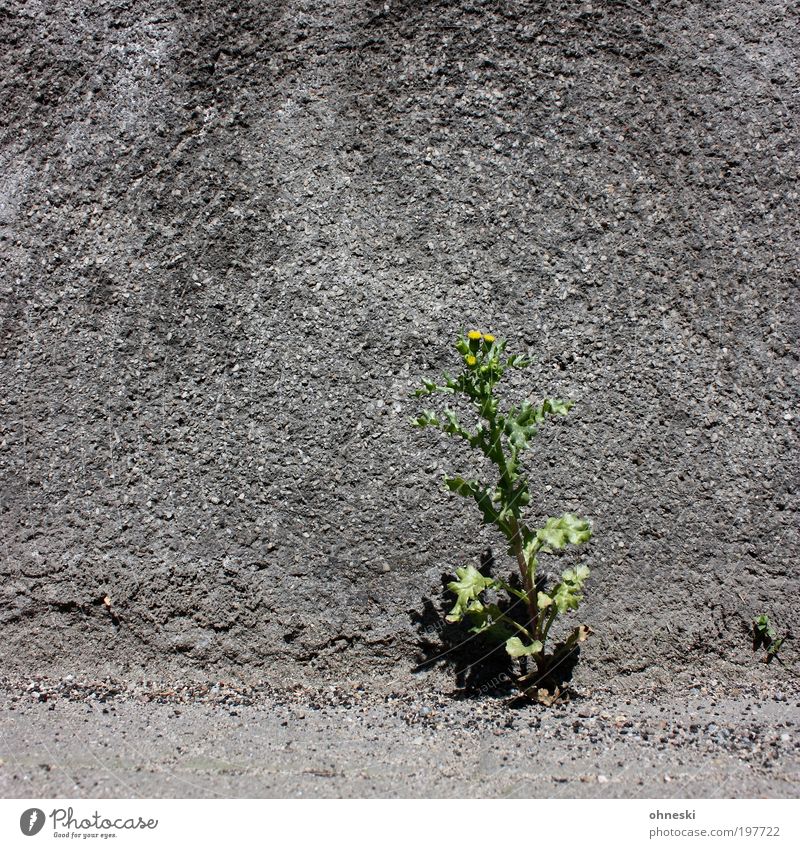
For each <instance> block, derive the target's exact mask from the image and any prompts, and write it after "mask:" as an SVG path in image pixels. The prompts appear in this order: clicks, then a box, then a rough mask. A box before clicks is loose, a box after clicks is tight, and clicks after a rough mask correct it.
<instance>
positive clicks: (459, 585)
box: [446, 565, 494, 621]
mask: <svg viewBox="0 0 800 848" xmlns="http://www.w3.org/2000/svg"><path fill="white" fill-rule="evenodd" d="M456 577H458V580H453V581H452V582H451V583H448V584H447V588H448V589H449V590H450V591H451V592H454V593H455V594H456V595H457V599H456V603H455V606H454V607H453V609H451V610H450V613H449V614H448V615H447V616H446V619H447V621H461V619H462V618H463V617H464V615H465V614H466V613H467V611H468V609H469V608H470V604H471V602H473V601H476V600H477V601H479V598H478V596H479V595H480V593H481V592H483V591H484V589H488V588H489V587H490V586H492V585H493V582H494V581H493V580H492V579H491V578H490V577H484V576H483V575H482V574H481V573H480V571H478V569H477V568H475V566H474V565H468V566H466V567H465V568H457V569H456Z"/></svg>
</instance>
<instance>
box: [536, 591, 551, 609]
mask: <svg viewBox="0 0 800 848" xmlns="http://www.w3.org/2000/svg"><path fill="white" fill-rule="evenodd" d="M552 603H553V599H552V598H551V597H550V595H548V594H546V593H545V592H539V594H538V595H537V596H536V606H537V607H539V609H540V610H543V609H547V608H548V607H549V606H550V605H551V604H552Z"/></svg>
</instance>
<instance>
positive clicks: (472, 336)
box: [467, 330, 481, 341]
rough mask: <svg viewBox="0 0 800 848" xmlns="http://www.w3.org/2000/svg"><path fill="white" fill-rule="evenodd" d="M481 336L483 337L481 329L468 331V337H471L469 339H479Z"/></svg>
mask: <svg viewBox="0 0 800 848" xmlns="http://www.w3.org/2000/svg"><path fill="white" fill-rule="evenodd" d="M480 337H481V333H480V330H470V331H469V332H468V333H467V338H469V339H475V340H476V341H477V340H478V339H479V338H480Z"/></svg>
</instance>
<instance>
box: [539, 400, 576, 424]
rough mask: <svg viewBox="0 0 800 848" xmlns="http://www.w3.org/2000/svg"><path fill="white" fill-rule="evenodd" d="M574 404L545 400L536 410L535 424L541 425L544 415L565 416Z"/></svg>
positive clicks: (565, 401) (568, 401)
mask: <svg viewBox="0 0 800 848" xmlns="http://www.w3.org/2000/svg"><path fill="white" fill-rule="evenodd" d="M574 405H575V404H574V403H573V402H572V401H571V400H558V399H557V398H547V399H546V400H545V401H544V403H543V404H542V405H541V406H540V407H539V409H537V410H536V423H537V424H541V422H542V421H544V419H545V416H546V415H566V414H567V413H568V412H569V411H570V409H572V407H573V406H574Z"/></svg>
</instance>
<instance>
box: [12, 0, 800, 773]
mask: <svg viewBox="0 0 800 848" xmlns="http://www.w3.org/2000/svg"><path fill="white" fill-rule="evenodd" d="M798 24H799V22H798V7H797V5H796V4H794V3H789V2H779V0H769V2H755V1H754V0H747V2H744V0H741V2H714V0H709V2H705V3H702V4H698V3H689V2H657V3H656V2H653V3H636V2H621V1H620V2H615V0H608V2H602V3H599V2H595V3H586V2H583V3H577V2H574V3H573V2H512V1H511V0H508V1H507V2H503V0H494V1H493V2H489V1H488V0H486V1H485V2H482V0H472V2H411V1H410V0H409V2H388V1H387V2H380V3H379V2H373V0H367V2H353V0H327V2H326V1H325V0H320V2H269V3H264V2H256V0H240V1H239V2H236V0H227V2H201V0H182V2H169V0H158V2H155V0H153V2H148V0H139V2H125V0H118V1H115V2H91V3H89V2H82V0H63V2H58V3H50V2H37V1H36V0H29V2H22V1H21V0H6V2H4V3H3V4H2V6H0V44H2V52H3V56H4V62H3V73H2V76H1V77H0V92H1V96H0V103H1V104H2V105H1V107H0V108H1V109H2V119H3V127H2V139H1V140H0V161H1V162H2V168H1V169H0V186H1V188H0V238H1V239H2V241H0V252H1V255H2V270H1V271H0V274H1V277H0V293H2V337H1V338H0V384H1V385H2V388H3V391H2V393H1V394H0V405H1V407H0V427H2V433H0V473H1V474H2V505H1V506H0V510H2V512H1V513H0V521H1V522H2V525H1V532H2V537H3V552H4V555H3V559H2V564H1V565H0V568H2V578H3V579H2V585H0V621H2V628H3V629H2V633H3V639H2V645H1V646H0V659H1V661H2V666H3V668H4V669H5V670H6V672H7V673H9V674H16V675H30V674H41V675H49V676H51V677H53V679H56V678H60V677H61V676H62V675H66V674H76V675H85V676H87V677H89V678H92V679H95V678H99V677H104V676H110V677H113V678H115V679H127V680H134V679H139V678H140V677H142V676H144V677H148V678H156V677H157V678H159V679H161V680H162V681H166V682H169V681H186V680H197V681H203V680H213V679H235V680H240V681H245V682H246V681H250V682H251V683H252V682H255V681H263V680H266V681H268V682H270V683H272V684H277V683H283V684H286V683H288V682H291V681H297V682H299V683H305V684H308V685H321V684H322V682H323V681H328V682H331V681H332V682H334V683H335V682H337V681H355V682H357V683H359V684H362V683H363V684H366V685H376V686H377V685H380V686H389V687H390V688H392V687H393V688H394V689H395V690H396V691H398V692H402V691H403V690H404V689H405V688H406V687H409V686H416V685H418V684H419V683H420V681H422V684H424V685H425V686H427V687H428V688H429V689H431V690H432V691H433V692H443V693H444V692H449V691H452V689H453V687H454V685H455V682H454V681H455V680H456V679H457V678H458V676H459V673H461V676H462V677H463V672H464V670H465V669H466V668H468V667H470V666H471V665H473V664H474V662H475V660H476V659H477V658H479V656H480V654H479V653H476V651H475V650H473V647H474V646H472V645H469V646H467V648H465V649H464V650H459V651H450V652H449V653H448V654H446V655H445V656H444V657H441V656H440V654H442V651H443V646H444V649H446V648H447V644H448V643H447V639H446V634H443V633H442V628H441V622H440V618H439V613H440V610H441V608H442V604H443V599H442V577H443V575H445V574H447V573H450V572H452V570H453V569H454V568H455V567H456V566H459V565H462V564H463V563H464V562H466V561H477V559H478V558H479V556H480V555H481V554H482V553H483V552H484V551H485V550H486V549H487V548H490V547H491V548H492V550H493V553H494V554H495V557H496V560H497V566H498V567H499V568H503V567H505V566H504V565H503V556H504V555H503V551H502V546H501V545H499V540H498V539H497V538H496V537H494V536H492V534H491V533H490V532H489V531H488V530H480V529H479V527H478V515H477V512H476V511H475V510H474V509H471V508H470V504H468V503H467V502H466V501H463V500H457V499H456V498H455V496H450V495H448V494H446V493H444V492H443V491H442V488H443V487H442V482H441V481H442V476H443V473H444V472H446V471H447V472H453V471H456V472H464V471H470V470H473V471H476V472H479V471H480V470H481V469H480V467H479V466H476V465H475V461H474V459H472V458H469V457H467V456H465V455H464V454H463V453H461V452H460V451H458V450H455V449H454V446H453V445H452V444H447V443H445V441H444V438H443V437H442V438H441V439H439V438H437V437H436V436H435V435H434V434H432V433H430V432H419V431H416V430H413V429H411V428H410V426H409V419H410V418H411V417H412V416H413V415H415V414H416V413H417V411H418V409H419V406H418V404H417V403H416V402H415V401H412V400H409V398H408V393H409V391H410V390H411V389H412V388H413V387H414V386H415V385H416V384H418V382H419V379H420V378H421V377H422V376H423V375H425V376H434V375H438V374H439V373H440V372H441V371H442V370H444V369H446V368H448V367H452V366H453V365H454V352H453V349H452V342H453V339H454V336H455V334H456V333H457V332H458V331H459V330H460V329H461V327H463V326H476V327H480V328H483V329H486V330H488V329H491V330H492V331H493V332H495V333H496V334H498V335H500V336H503V337H507V338H508V339H509V340H510V343H511V346H512V348H514V349H516V350H519V351H524V350H527V349H531V350H532V351H533V352H534V353H535V355H536V357H537V361H536V365H535V367H534V368H532V369H531V370H530V371H528V372H524V374H525V377H524V381H523V378H519V379H517V380H516V382H514V383H513V385H511V386H510V389H509V391H510V392H511V394H512V395H514V396H522V395H524V394H528V395H530V396H531V397H532V398H538V399H541V398H542V397H545V396H555V397H563V398H571V399H573V400H574V401H575V407H574V409H573V410H572V412H571V413H570V415H569V416H568V417H567V418H566V419H563V420H559V421H558V422H556V423H553V424H550V425H549V426H548V427H547V428H545V429H544V430H543V431H542V433H541V435H540V437H539V438H538V440H537V443H536V446H535V450H534V452H533V454H532V455H531V462H530V473H531V478H532V479H533V480H535V484H536V488H537V490H538V498H537V499H535V500H534V504H533V506H532V514H533V515H534V516H537V517H541V518H544V517H545V516H547V515H552V514H560V513H562V512H564V511H568V510H569V511H574V512H577V513H580V514H581V515H585V516H587V517H588V518H590V519H591V521H592V523H593V525H594V530H595V538H594V540H593V541H592V543H591V545H590V546H589V548H588V549H587V551H586V552H585V553H583V554H581V557H582V559H581V561H585V562H587V563H588V564H589V565H590V566H591V568H592V578H591V580H590V582H589V584H588V589H587V593H586V601H585V604H584V607H583V609H582V614H581V619H582V620H584V621H586V622H587V623H589V624H591V625H592V627H593V629H594V631H595V635H594V636H593V637H592V639H591V640H590V641H589V642H588V643H587V645H586V647H585V649H584V651H583V656H582V657H581V661H580V663H579V665H578V668H577V669H576V673H575V685H576V687H577V688H578V689H580V687H581V686H583V687H596V686H603V687H611V689H610V690H609V691H613V692H615V693H616V695H615V697H617V698H620V697H624V696H625V693H627V692H630V693H636V692H640V691H648V690H649V688H652V687H653V686H656V687H662V688H663V689H664V690H665V691H666V690H669V691H674V692H675V693H676V697H678V696H681V697H682V696H683V693H684V692H685V690H686V689H687V688H689V687H690V686H692V685H700V684H702V683H703V681H705V680H708V679H711V678H712V677H713V678H714V679H716V680H718V681H721V683H726V684H730V685H733V684H735V685H740V684H741V685H752V686H761V685H766V684H767V683H770V684H771V683H773V682H774V683H775V684H776V685H779V686H780V685H789V684H790V683H791V682H792V680H793V679H795V678H796V674H797V670H798V663H797V659H796V656H797V654H796V650H795V646H794V643H793V642H792V640H789V641H787V642H786V643H785V646H784V648H783V650H782V657H783V662H782V663H780V662H773V663H771V664H770V665H768V666H767V665H765V664H764V663H762V662H760V661H759V656H758V655H754V653H753V650H752V647H751V644H750V639H749V637H748V629H749V627H750V622H751V621H752V618H753V616H754V615H755V614H756V613H761V612H767V613H769V615H770V617H771V619H772V620H773V622H774V623H775V624H776V626H777V627H778V629H779V631H780V632H781V633H791V632H792V629H793V628H794V629H796V626H797V621H798V619H797V615H798V614H797V604H796V597H797V592H798V588H800V584H799V581H798V574H797V567H796V563H797V561H798V522H797V503H798V497H797V472H798V461H797V456H798V454H797V428H796V416H797V397H798V360H797V350H798V349H797V332H796V330H797V327H796V302H795V298H794V295H795V293H796V285H797V272H798V256H797V245H798V243H800V242H799V241H798V235H800V233H799V232H798V231H799V230H800V226H799V225H798V220H799V219H798V214H797V199H798V195H797V155H796V154H797V149H798V148H797V140H798V139H797V132H796V108H797V104H798V90H797V77H796V70H797V55H798V53H797V42H798V33H800V26H799V25H798ZM567 561H568V560H566V559H565V560H563V561H558V560H556V561H555V563H554V564H553V563H551V565H550V566H549V567H550V569H551V572H552V571H554V570H555V569H560V568H561V567H563V565H564V564H565V563H566V562H567ZM573 561H574V560H569V562H573ZM508 568H509V569H510V568H511V565H510V563H509V564H508ZM104 599H108V600H104ZM471 651H472V653H470V652H471ZM420 663H423V664H424V667H423V669H424V676H423V675H422V674H420V673H418V674H417V675H416V676H414V675H413V674H412V672H413V670H414V669H415V668H417V666H418V665H419V664H420ZM492 673H495V672H492ZM492 679H494V678H492ZM370 682H371V684H370ZM490 682H491V681H490ZM587 691H588V690H587ZM198 709H200V708H199V707H198ZM42 715H45V714H44V713H42ZM204 715H205V714H204ZM265 786H266V784H265Z"/></svg>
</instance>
